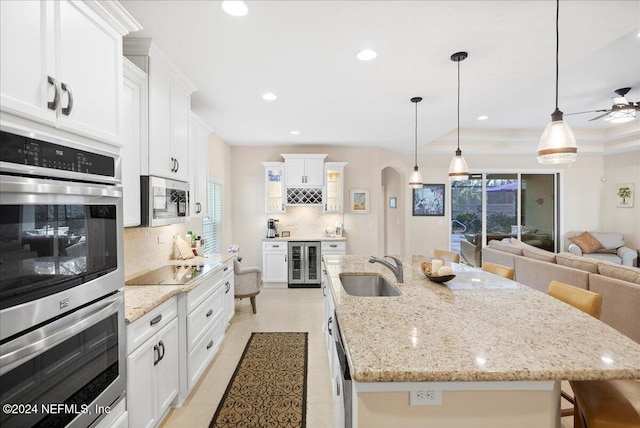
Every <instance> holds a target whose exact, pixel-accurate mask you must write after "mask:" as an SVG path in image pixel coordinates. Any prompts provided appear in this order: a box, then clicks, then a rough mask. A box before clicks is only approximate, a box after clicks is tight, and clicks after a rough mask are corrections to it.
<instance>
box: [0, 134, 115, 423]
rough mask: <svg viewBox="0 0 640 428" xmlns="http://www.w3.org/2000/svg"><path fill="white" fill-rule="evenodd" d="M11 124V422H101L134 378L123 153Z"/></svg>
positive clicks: (0, 381) (3, 206) (2, 223)
mask: <svg viewBox="0 0 640 428" xmlns="http://www.w3.org/2000/svg"><path fill="white" fill-rule="evenodd" d="M6 131H7V130H6V129H3V130H2V132H1V139H0V174H1V175H0V192H1V193H0V404H1V405H2V407H1V409H2V410H0V426H2V427H28V426H56V427H58V426H70V427H90V426H94V425H95V424H97V423H98V422H99V421H100V419H101V418H102V417H103V416H104V415H105V414H106V413H108V412H109V411H110V409H112V408H113V407H114V406H115V405H116V404H118V403H119V402H120V400H123V399H124V397H125V387H126V367H125V358H126V355H125V344H126V340H125V337H124V297H123V291H122V287H123V286H124V268H123V266H124V264H123V225H122V189H121V188H120V181H119V180H118V177H119V174H118V173H117V168H119V166H118V158H117V156H116V155H113V154H109V153H108V152H100V151H97V150H81V149H80V147H81V146H78V145H77V144H74V143H73V142H71V143H67V142H61V141H57V140H54V139H53V138H46V137H44V138H43V139H47V141H43V139H35V138H33V137H32V135H31V134H29V133H28V132H26V131H20V130H13V129H12V130H11V132H6ZM65 143H67V144H65Z"/></svg>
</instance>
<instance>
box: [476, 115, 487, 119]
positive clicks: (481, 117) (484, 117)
mask: <svg viewBox="0 0 640 428" xmlns="http://www.w3.org/2000/svg"><path fill="white" fill-rule="evenodd" d="M487 119H489V116H485V115H482V116H478V120H487Z"/></svg>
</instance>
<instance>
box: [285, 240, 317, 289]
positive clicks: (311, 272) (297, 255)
mask: <svg viewBox="0 0 640 428" xmlns="http://www.w3.org/2000/svg"><path fill="white" fill-rule="evenodd" d="M321 265H322V257H321V254H320V242H289V288H319V287H320V284H321V283H322V272H321Z"/></svg>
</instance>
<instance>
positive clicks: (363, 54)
mask: <svg viewBox="0 0 640 428" xmlns="http://www.w3.org/2000/svg"><path fill="white" fill-rule="evenodd" d="M377 56H378V53H377V52H376V51H374V50H373V49H363V50H361V51H360V52H358V53H357V54H356V58H358V59H359V60H360V61H371V60H372V59H374V58H375V57H377Z"/></svg>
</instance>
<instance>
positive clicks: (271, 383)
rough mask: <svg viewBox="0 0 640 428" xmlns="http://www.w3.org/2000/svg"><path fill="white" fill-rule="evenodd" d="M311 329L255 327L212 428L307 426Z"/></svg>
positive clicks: (290, 427) (292, 427)
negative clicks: (289, 330) (265, 330)
mask: <svg viewBox="0 0 640 428" xmlns="http://www.w3.org/2000/svg"><path fill="white" fill-rule="evenodd" d="M307 348H308V333H302V332H301V333H252V334H251V337H250V338H249V341H248V342H247V346H246V347H245V348H244V352H243V354H242V358H240V362H239V363H238V366H237V367H236V370H235V372H234V373H233V376H232V377H231V380H230V381H229V385H227V390H226V391H225V393H224V395H223V396H222V400H221V401H220V404H219V405H218V408H217V410H216V413H215V415H213V419H212V420H211V423H210V424H209V428H214V427H216V428H218V427H219V428H222V427H224V428H230V427H256V428H258V427H272V428H276V427H277V428H279V427H283V428H284V427H286V428H304V427H305V426H306V409H307V359H308V356H307Z"/></svg>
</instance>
